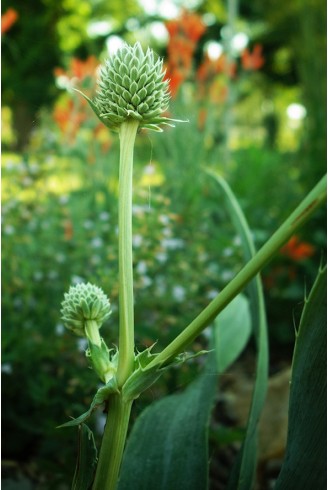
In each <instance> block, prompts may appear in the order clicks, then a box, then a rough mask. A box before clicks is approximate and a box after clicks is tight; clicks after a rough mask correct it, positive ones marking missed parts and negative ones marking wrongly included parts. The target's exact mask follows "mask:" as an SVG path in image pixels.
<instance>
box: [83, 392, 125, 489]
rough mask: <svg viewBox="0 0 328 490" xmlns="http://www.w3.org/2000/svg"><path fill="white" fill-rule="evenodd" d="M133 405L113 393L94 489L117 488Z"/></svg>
mask: <svg viewBox="0 0 328 490" xmlns="http://www.w3.org/2000/svg"><path fill="white" fill-rule="evenodd" d="M131 406H132V402H128V403H123V401H122V397H121V395H113V396H111V397H110V399H109V407H108V417H107V422H106V427H105V431H104V435H103V439H102V443H101V450H100V455H99V461H98V466H97V473H96V477H95V481H94V484H93V487H92V489H93V490H115V489H116V487H117V481H118V477H119V472H120V467H121V461H122V457H123V451H124V445H125V440H126V435H127V431H128V426H129V419H130V412H131Z"/></svg>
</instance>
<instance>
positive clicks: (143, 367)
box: [122, 344, 208, 402]
mask: <svg viewBox="0 0 328 490" xmlns="http://www.w3.org/2000/svg"><path fill="white" fill-rule="evenodd" d="M154 345H155V344H153V345H152V346H150V347H148V349H145V350H144V351H142V352H139V353H138V354H137V355H136V356H135V359H134V371H133V373H132V374H131V375H130V376H129V378H128V379H127V380H126V382H125V383H124V385H123V388H122V396H123V399H124V400H125V401H126V402H128V401H131V400H135V399H136V398H138V397H139V396H140V395H141V393H142V392H143V391H145V390H147V389H148V388H150V386H151V385H152V384H154V383H155V382H156V381H157V380H158V378H159V377H160V376H161V375H162V374H163V372H164V371H165V370H166V369H169V368H170V367H172V366H176V365H177V364H182V363H183V362H185V361H188V360H189V359H194V358H195V357H198V356H202V355H203V354H207V352H208V351H205V350H202V351H199V352H197V353H196V354H188V353H187V352H185V353H183V354H180V355H178V356H176V357H175V358H174V360H173V361H172V362H171V363H169V364H167V365H165V366H163V367H162V366H156V367H155V368H152V369H147V366H148V364H150V363H151V361H153V360H154V359H156V357H157V356H158V354H152V353H151V350H152V348H153V347H154Z"/></svg>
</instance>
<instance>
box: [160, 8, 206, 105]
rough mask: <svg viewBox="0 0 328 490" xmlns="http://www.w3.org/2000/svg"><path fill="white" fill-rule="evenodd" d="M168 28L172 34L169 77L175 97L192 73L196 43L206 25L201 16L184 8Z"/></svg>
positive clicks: (167, 24) (169, 49)
mask: <svg viewBox="0 0 328 490" xmlns="http://www.w3.org/2000/svg"><path fill="white" fill-rule="evenodd" d="M166 28H167V30H168V32H169V36H170V39H169V43H168V46H167V54H168V60H167V79H169V80H170V87H171V94H172V96H173V97H174V96H175V95H176V94H177V92H178V89H179V87H180V85H181V84H182V83H183V81H184V80H186V79H187V78H188V76H189V75H190V72H191V69H192V61H193V55H194V52H195V48H196V44H197V41H198V40H199V38H200V37H201V36H202V34H203V33H204V32H205V30H206V27H205V25H204V23H203V21H202V20H201V17H200V16H198V15H197V14H192V13H190V12H188V11H186V10H184V11H183V12H182V15H181V17H180V18H178V19H175V20H171V21H169V22H167V23H166Z"/></svg>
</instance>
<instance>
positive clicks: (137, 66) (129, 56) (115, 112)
mask: <svg viewBox="0 0 328 490" xmlns="http://www.w3.org/2000/svg"><path fill="white" fill-rule="evenodd" d="M164 75H165V72H164V71H163V60H162V59H160V58H158V59H155V55H154V52H153V51H152V50H151V49H150V48H148V49H147V52H146V53H144V52H143V50H142V48H141V46H140V44H139V43H136V44H135V45H134V46H129V45H128V44H125V45H124V46H123V47H122V48H121V49H119V50H118V51H117V53H116V54H115V55H112V56H111V57H110V58H109V59H107V60H106V61H105V63H104V64H103V65H102V66H101V68H100V79H99V80H98V89H97V95H96V97H95V98H94V100H93V101H91V100H89V99H88V98H87V97H86V98H87V100H88V102H89V103H90V105H91V107H92V109H93V110H94V112H95V113H96V114H97V116H98V117H99V119H100V120H101V121H102V122H103V123H104V124H105V125H106V126H107V127H109V128H110V129H112V130H118V129H119V127H120V125H121V124H122V123H123V122H125V121H129V120H135V121H139V123H140V127H142V128H148V129H153V130H155V131H161V129H160V127H159V126H158V124H167V125H170V126H172V124H170V122H174V121H175V122H179V120H177V119H170V118H167V117H164V116H162V114H163V113H164V112H165V111H166V110H167V109H168V103H169V99H170V94H169V88H168V80H164ZM84 97H85V96H84Z"/></svg>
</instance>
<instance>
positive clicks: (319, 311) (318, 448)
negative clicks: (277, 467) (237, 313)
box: [275, 267, 327, 490]
mask: <svg viewBox="0 0 328 490" xmlns="http://www.w3.org/2000/svg"><path fill="white" fill-rule="evenodd" d="M326 315H327V268H326V267H325V268H324V269H323V270H321V271H320V272H319V275H318V277H317V279H316V281H315V283H314V286H313V288H312V290H311V293H310V295H309V298H308V300H306V302H305V306H304V309H303V313H302V317H301V322H300V327H299V330H298V333H297V336H296V343H295V349H294V356H293V365H292V381H291V389H290V400H289V422H288V435H287V448H286V454H285V458H284V462H283V466H282V469H281V472H280V474H279V477H278V480H277V483H276V485H275V490H294V489H295V488H297V489H298V490H308V489H309V488H313V489H314V488H315V489H316V490H323V489H326V488H327V316H326Z"/></svg>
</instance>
